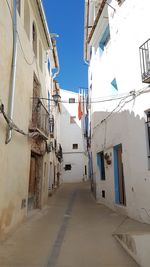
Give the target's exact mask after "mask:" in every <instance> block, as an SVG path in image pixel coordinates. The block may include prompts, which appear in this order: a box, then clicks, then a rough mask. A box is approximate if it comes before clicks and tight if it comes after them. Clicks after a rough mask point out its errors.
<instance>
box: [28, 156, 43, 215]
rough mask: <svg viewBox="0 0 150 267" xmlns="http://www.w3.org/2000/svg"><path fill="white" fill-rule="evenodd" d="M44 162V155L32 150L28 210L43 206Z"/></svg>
mask: <svg viewBox="0 0 150 267" xmlns="http://www.w3.org/2000/svg"><path fill="white" fill-rule="evenodd" d="M42 164H43V159H42V157H41V156H39V155H38V154H36V153H34V152H31V159H30V174H29V185H28V211H30V210H33V209H37V208H41V188H42V186H41V185H42Z"/></svg>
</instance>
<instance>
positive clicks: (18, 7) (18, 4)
mask: <svg viewBox="0 0 150 267" xmlns="http://www.w3.org/2000/svg"><path fill="white" fill-rule="evenodd" d="M16 7H17V10H18V13H19V15H20V14H21V0H17V1H16Z"/></svg>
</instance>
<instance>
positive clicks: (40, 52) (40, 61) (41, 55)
mask: <svg viewBox="0 0 150 267" xmlns="http://www.w3.org/2000/svg"><path fill="white" fill-rule="evenodd" d="M39 66H40V69H41V71H43V54H42V45H41V42H40V41H39Z"/></svg>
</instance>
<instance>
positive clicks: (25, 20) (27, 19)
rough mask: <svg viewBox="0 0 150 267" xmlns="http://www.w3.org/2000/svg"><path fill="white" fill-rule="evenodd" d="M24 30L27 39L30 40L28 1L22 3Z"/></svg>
mask: <svg viewBox="0 0 150 267" xmlns="http://www.w3.org/2000/svg"><path fill="white" fill-rule="evenodd" d="M24 28H25V31H26V34H27V36H28V38H29V39H30V9H29V4H28V0H26V1H24Z"/></svg>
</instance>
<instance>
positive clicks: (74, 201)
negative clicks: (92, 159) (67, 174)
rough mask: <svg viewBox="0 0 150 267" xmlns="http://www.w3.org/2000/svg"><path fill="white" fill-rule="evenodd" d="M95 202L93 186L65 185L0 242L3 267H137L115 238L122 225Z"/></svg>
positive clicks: (112, 214) (117, 217)
mask: <svg viewBox="0 0 150 267" xmlns="http://www.w3.org/2000/svg"><path fill="white" fill-rule="evenodd" d="M124 219H125V218H124V216H120V215H117V214H116V213H114V212H113V211H111V210H110V209H107V208H106V207H105V206H103V205H100V204H96V203H95V200H94V199H93V197H92V195H91V193H90V189H89V184H87V183H81V184H71V185H69V184H68V185H67V184H66V185H62V186H61V187H60V188H59V189H58V190H57V191H56V193H55V194H54V195H53V196H52V197H51V198H50V199H49V205H48V207H47V208H46V209H44V210H43V211H38V212H37V213H36V214H34V215H33V216H31V217H30V218H29V219H28V220H27V221H26V222H25V223H24V224H23V225H21V226H20V227H19V228H18V229H17V230H16V231H15V232H14V233H13V234H11V235H10V236H9V238H7V239H6V240H5V241H3V242H1V243H0V266H1V267H136V266H138V265H137V264H136V263H135V262H134V260H133V259H132V258H131V257H130V256H129V255H128V254H127V253H126V252H125V251H124V250H123V249H122V247H121V246H120V245H119V243H118V242H117V241H116V240H115V239H114V237H112V234H113V233H114V232H115V231H116V229H118V227H119V225H121V224H122V222H123V221H124Z"/></svg>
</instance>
